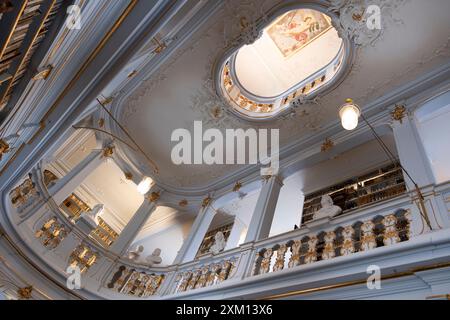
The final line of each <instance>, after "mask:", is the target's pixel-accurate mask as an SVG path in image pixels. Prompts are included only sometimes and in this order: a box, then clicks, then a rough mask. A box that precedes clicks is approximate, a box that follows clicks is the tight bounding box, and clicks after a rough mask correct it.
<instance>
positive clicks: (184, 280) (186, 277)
mask: <svg viewBox="0 0 450 320" xmlns="http://www.w3.org/2000/svg"><path fill="white" fill-rule="evenodd" d="M182 277H183V278H182V280H181V284H180V286H179V288H178V292H183V291H186V290H187V288H188V285H189V282H190V280H191V277H192V272H190V271H187V272H185V273H184V274H183V276H182Z"/></svg>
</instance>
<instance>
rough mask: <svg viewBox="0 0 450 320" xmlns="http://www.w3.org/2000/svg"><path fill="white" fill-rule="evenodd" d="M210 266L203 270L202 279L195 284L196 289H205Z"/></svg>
mask: <svg viewBox="0 0 450 320" xmlns="http://www.w3.org/2000/svg"><path fill="white" fill-rule="evenodd" d="M209 268H210V266H205V267H203V268H202V269H201V274H200V278H198V281H197V283H196V284H195V289H197V288H203V287H204V286H205V285H206V281H207V280H208V274H209Z"/></svg>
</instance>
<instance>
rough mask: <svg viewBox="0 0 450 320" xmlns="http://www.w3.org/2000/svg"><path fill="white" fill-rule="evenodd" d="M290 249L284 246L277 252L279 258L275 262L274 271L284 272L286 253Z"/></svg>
mask: <svg viewBox="0 0 450 320" xmlns="http://www.w3.org/2000/svg"><path fill="white" fill-rule="evenodd" d="M287 249H288V247H287V246H286V245H285V244H282V245H281V246H280V247H279V248H278V250H277V258H276V260H275V264H274V266H273V271H274V272H275V271H279V270H283V268H284V258H285V256H286V251H287Z"/></svg>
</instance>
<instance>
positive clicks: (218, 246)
mask: <svg viewBox="0 0 450 320" xmlns="http://www.w3.org/2000/svg"><path fill="white" fill-rule="evenodd" d="M225 244H226V241H225V236H224V235H223V233H222V232H221V231H219V232H217V233H216V234H215V235H214V244H213V245H212V246H211V248H210V249H209V252H211V253H212V254H218V253H219V252H220V251H222V250H223V249H224V248H225Z"/></svg>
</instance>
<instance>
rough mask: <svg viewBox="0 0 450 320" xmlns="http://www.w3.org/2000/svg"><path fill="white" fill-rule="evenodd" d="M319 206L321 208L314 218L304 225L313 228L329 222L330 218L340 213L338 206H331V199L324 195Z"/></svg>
mask: <svg viewBox="0 0 450 320" xmlns="http://www.w3.org/2000/svg"><path fill="white" fill-rule="evenodd" d="M320 205H321V206H322V208H321V209H320V210H318V211H316V212H315V213H314V218H313V220H312V221H311V222H308V223H307V224H306V225H307V226H308V227H315V226H318V225H322V224H325V223H328V222H330V220H331V218H333V217H335V216H337V215H338V214H340V213H341V212H342V209H341V208H340V207H339V206H336V205H334V204H333V199H332V198H331V197H330V196H329V195H327V194H325V195H323V196H322V199H321V200H320Z"/></svg>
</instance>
